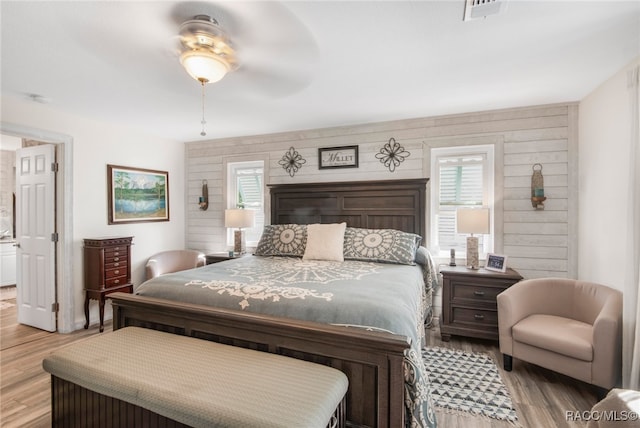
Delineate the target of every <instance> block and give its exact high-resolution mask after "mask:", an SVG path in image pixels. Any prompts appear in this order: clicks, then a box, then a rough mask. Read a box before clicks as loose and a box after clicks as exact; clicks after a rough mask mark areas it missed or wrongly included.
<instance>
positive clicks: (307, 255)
mask: <svg viewBox="0 0 640 428" xmlns="http://www.w3.org/2000/svg"><path fill="white" fill-rule="evenodd" d="M346 228H347V223H340V224H309V225H307V247H306V248H305V250H304V256H302V260H336V261H339V262H341V261H344V254H343V244H344V231H345V229H346Z"/></svg>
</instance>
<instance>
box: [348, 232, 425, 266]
mask: <svg viewBox="0 0 640 428" xmlns="http://www.w3.org/2000/svg"><path fill="white" fill-rule="evenodd" d="M420 242H422V238H421V237H420V235H416V234H415V233H407V232H402V231H400V230H394V229H360V228H355V227H347V230H346V231H345V234H344V250H343V251H344V258H345V260H365V261H374V262H383V263H396V264H403V265H414V264H415V259H416V251H417V250H418V247H419V246H420Z"/></svg>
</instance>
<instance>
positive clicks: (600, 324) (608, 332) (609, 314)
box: [591, 292, 622, 389]
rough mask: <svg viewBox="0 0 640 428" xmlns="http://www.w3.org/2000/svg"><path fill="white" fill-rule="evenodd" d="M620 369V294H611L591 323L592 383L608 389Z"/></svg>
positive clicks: (613, 384)
mask: <svg viewBox="0 0 640 428" xmlns="http://www.w3.org/2000/svg"><path fill="white" fill-rule="evenodd" d="M621 367H622V294H621V293H619V292H614V293H612V294H611V295H610V296H609V297H608V298H607V301H606V302H605V304H604V306H603V307H602V310H601V311H600V313H599V314H598V316H597V317H596V320H595V321H594V323H593V362H592V364H591V378H592V383H593V384H595V385H598V386H601V387H603V388H606V389H609V388H612V387H614V386H615V385H616V383H617V382H618V380H619V377H620V368H621Z"/></svg>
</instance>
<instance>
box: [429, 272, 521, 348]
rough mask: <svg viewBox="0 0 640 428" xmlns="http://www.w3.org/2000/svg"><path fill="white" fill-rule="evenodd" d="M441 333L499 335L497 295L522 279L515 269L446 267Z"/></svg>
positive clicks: (480, 336)
mask: <svg viewBox="0 0 640 428" xmlns="http://www.w3.org/2000/svg"><path fill="white" fill-rule="evenodd" d="M440 273H442V317H441V319H440V335H441V337H442V340H444V341H449V339H450V338H451V335H452V334H454V335H458V336H469V337H478V338H482V339H494V340H497V339H498V304H497V302H496V296H497V295H498V294H500V293H501V292H502V291H504V290H506V289H507V288H509V287H510V286H511V285H513V284H515V283H516V282H518V281H520V280H521V279H522V276H520V274H519V273H518V272H516V271H515V270H513V269H507V271H506V272H505V273H501V272H493V271H488V270H485V269H477V270H472V269H467V268H466V267H443V268H441V269H440Z"/></svg>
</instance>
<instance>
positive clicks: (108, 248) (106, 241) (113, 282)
mask: <svg viewBox="0 0 640 428" xmlns="http://www.w3.org/2000/svg"><path fill="white" fill-rule="evenodd" d="M132 240H133V237H131V236H126V237H107V238H91V239H85V240H84V289H85V299H84V314H85V318H86V322H85V325H84V328H89V301H90V300H91V299H96V300H98V302H99V307H100V331H101V332H102V331H103V330H104V303H105V299H106V298H107V297H108V295H109V294H111V293H115V292H116V291H123V292H127V293H131V292H133V284H132V282H131V241H132Z"/></svg>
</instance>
